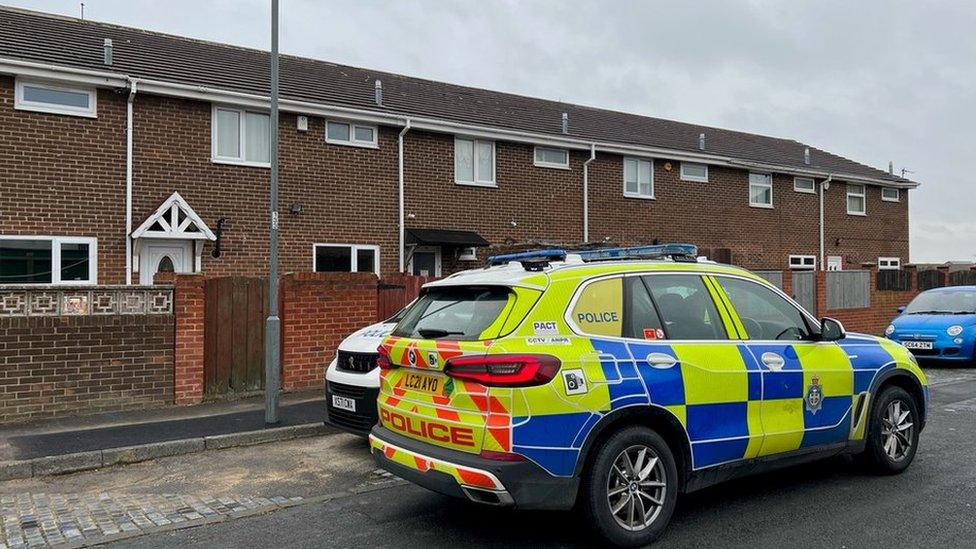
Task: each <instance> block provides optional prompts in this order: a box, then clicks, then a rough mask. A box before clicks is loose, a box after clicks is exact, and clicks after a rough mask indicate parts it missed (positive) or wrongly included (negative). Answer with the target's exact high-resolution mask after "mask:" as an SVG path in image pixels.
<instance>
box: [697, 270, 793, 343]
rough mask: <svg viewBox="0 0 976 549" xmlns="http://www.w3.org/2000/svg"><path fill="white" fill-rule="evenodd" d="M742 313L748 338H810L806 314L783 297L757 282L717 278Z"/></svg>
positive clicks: (740, 314)
mask: <svg viewBox="0 0 976 549" xmlns="http://www.w3.org/2000/svg"><path fill="white" fill-rule="evenodd" d="M715 280H716V281H717V282H718V283H719V285H720V286H721V287H722V289H723V290H725V294H726V295H728V296H729V301H730V302H731V303H732V307H733V308H734V309H735V312H736V313H738V315H739V320H741V321H742V325H743V327H744V328H745V329H746V333H747V337H748V338H749V339H760V340H774V339H785V340H802V339H810V328H809V326H808V324H807V322H806V320H804V318H803V314H802V313H800V311H799V310H798V309H797V308H796V307H794V306H793V304H791V303H790V302H789V301H787V300H786V299H785V298H784V297H783V296H781V295H779V294H777V293H776V292H774V291H773V290H771V289H769V288H767V287H766V286H764V285H762V284H759V283H757V282H751V281H748V280H742V279H740V278H727V277H722V276H719V277H715Z"/></svg>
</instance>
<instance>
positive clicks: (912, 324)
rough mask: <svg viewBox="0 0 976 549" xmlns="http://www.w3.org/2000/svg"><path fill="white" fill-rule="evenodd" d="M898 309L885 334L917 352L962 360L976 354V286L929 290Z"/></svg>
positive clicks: (938, 357) (968, 360)
mask: <svg viewBox="0 0 976 549" xmlns="http://www.w3.org/2000/svg"><path fill="white" fill-rule="evenodd" d="M898 312H899V313H900V315H899V316H898V317H897V318H895V319H894V320H893V321H892V322H891V325H890V326H888V329H887V330H885V335H887V336H888V338H889V339H891V340H892V341H897V342H899V343H901V344H902V345H904V346H905V347H906V348H907V349H909V350H910V351H911V352H912V353H913V354H914V355H915V356H917V357H924V358H927V359H936V360H944V361H958V362H972V361H973V360H974V358H976V355H974V350H976V286H949V287H946V288H935V289H932V290H926V291H924V292H922V293H920V294H918V295H917V296H915V299H913V300H912V301H911V303H909V304H908V306H906V307H899V309H898Z"/></svg>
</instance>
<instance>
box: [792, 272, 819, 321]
mask: <svg viewBox="0 0 976 549" xmlns="http://www.w3.org/2000/svg"><path fill="white" fill-rule="evenodd" d="M816 274H817V273H815V272H813V271H793V299H795V300H796V302H797V303H799V304H800V306H801V307H803V308H804V309H806V310H807V312H809V313H811V314H813V315H816V314H817V279H816V278H815V277H816Z"/></svg>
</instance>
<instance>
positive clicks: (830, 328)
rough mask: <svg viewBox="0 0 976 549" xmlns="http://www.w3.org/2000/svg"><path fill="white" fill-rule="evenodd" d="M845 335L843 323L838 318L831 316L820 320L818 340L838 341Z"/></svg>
mask: <svg viewBox="0 0 976 549" xmlns="http://www.w3.org/2000/svg"><path fill="white" fill-rule="evenodd" d="M845 337H847V332H846V331H845V330H844V325H843V324H841V323H840V321H839V320H834V319H833V318H823V319H821V320H820V340H821V341H838V340H841V339H844V338H845Z"/></svg>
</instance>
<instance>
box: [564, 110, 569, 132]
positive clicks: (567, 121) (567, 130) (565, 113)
mask: <svg viewBox="0 0 976 549" xmlns="http://www.w3.org/2000/svg"><path fill="white" fill-rule="evenodd" d="M563 133H569V113H567V112H564V113H563Z"/></svg>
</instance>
